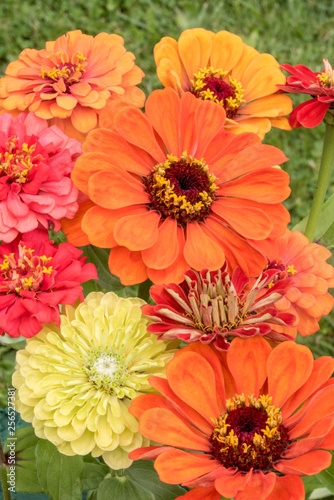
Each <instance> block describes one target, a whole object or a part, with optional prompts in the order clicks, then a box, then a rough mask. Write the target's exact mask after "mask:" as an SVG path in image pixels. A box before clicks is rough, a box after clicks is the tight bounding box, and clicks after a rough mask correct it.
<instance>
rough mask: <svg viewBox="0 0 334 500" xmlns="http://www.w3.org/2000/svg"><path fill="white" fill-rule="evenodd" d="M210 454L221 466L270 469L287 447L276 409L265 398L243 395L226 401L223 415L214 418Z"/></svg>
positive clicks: (284, 432)
mask: <svg viewBox="0 0 334 500" xmlns="http://www.w3.org/2000/svg"><path fill="white" fill-rule="evenodd" d="M214 424H215V427H214V430H213V433H212V435H211V445H212V450H211V452H212V454H213V455H214V456H215V458H216V459H217V460H219V461H220V462H221V463H222V464H223V465H224V467H237V468H238V469H239V470H241V471H249V470H250V469H252V468H253V469H254V470H270V469H271V468H272V466H273V464H274V463H275V461H276V460H278V459H279V458H280V456H281V454H282V453H283V451H284V450H285V449H286V448H287V446H288V444H289V437H288V431H287V429H286V427H284V425H282V415H281V412H280V410H279V408H275V406H273V405H272V398H271V397H269V396H268V395H263V396H260V397H259V398H255V397H254V396H248V405H247V406H246V398H245V396H244V395H243V394H241V395H236V396H235V397H234V398H232V400H230V399H228V400H227V401H226V413H223V414H222V415H220V416H219V417H218V418H217V419H214Z"/></svg>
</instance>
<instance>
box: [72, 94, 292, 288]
mask: <svg viewBox="0 0 334 500" xmlns="http://www.w3.org/2000/svg"><path fill="white" fill-rule="evenodd" d="M224 119H225V111H224V109H223V108H222V107H220V106H216V105H215V104H214V103H212V102H210V101H202V100H199V99H196V98H195V97H194V96H193V95H192V94H190V93H187V94H185V95H184V96H182V98H181V99H180V98H179V97H178V96H177V94H176V92H175V91H174V90H172V89H164V90H157V91H155V92H153V93H152V94H151V95H150V97H149V98H148V99H147V103H146V113H145V114H143V113H142V112H141V111H140V110H139V109H138V108H136V107H134V106H123V107H120V110H119V111H118V113H116V114H115V116H114V118H113V121H112V123H113V129H112V130H110V129H109V130H108V129H102V128H100V129H97V130H93V131H92V132H90V134H89V135H88V137H87V140H86V142H85V144H84V146H83V151H84V154H83V155H82V156H80V158H78V160H77V162H76V164H75V167H74V170H73V172H72V179H73V181H74V183H75V184H76V185H77V187H78V188H79V189H80V190H81V191H82V192H83V193H84V194H86V195H87V196H88V197H89V198H90V200H91V201H92V202H94V204H95V206H93V207H91V208H89V209H88V210H87V211H86V213H85V214H84V215H83V218H82V221H81V226H82V229H83V231H84V232H85V233H86V234H87V235H88V238H89V241H90V243H91V244H93V245H96V246H99V247H104V248H111V252H110V259H109V267H110V271H111V272H112V273H113V274H115V275H117V276H119V277H120V279H121V281H122V283H123V284H125V285H130V284H134V283H140V282H142V281H144V280H146V279H147V278H149V279H151V280H152V281H153V282H155V283H168V282H175V283H180V282H181V281H183V272H184V271H186V270H187V269H189V268H193V269H196V270H201V269H203V268H208V269H209V270H211V271H213V270H216V269H219V268H220V267H222V265H223V264H224V261H225V254H226V256H227V257H228V258H229V262H230V263H231V265H232V266H234V267H235V265H239V266H240V267H241V269H242V270H244V271H245V272H247V273H250V274H249V275H250V276H254V272H255V273H259V267H261V266H262V269H263V267H264V265H265V263H266V259H265V258H264V257H263V255H262V254H261V253H260V252H258V251H256V250H254V249H253V248H252V247H251V246H250V245H249V243H248V242H247V239H248V238H252V239H255V240H261V239H264V238H267V237H268V236H269V235H271V236H273V235H280V234H282V232H284V230H285V227H286V224H287V222H288V221H289V214H288V212H287V210H286V209H285V208H284V207H283V206H282V205H281V204H280V202H281V201H282V200H284V199H285V198H286V197H287V196H288V195H289V192H290V189H289V187H288V182H289V176H288V174H287V173H285V172H283V171H282V170H281V169H280V168H277V167H276V166H275V165H277V164H278V163H281V162H284V161H285V160H286V158H285V156H284V154H283V153H282V152H281V151H280V150H279V149H277V148H275V147H273V146H267V145H263V144H259V138H258V137H257V136H256V135H255V134H249V133H245V134H243V135H238V136H236V135H234V134H230V133H227V132H225V131H224ZM88 206H89V205H88ZM74 224H76V221H74ZM68 226H70V225H68ZM67 231H68V232H71V231H70V230H68V228H67ZM70 241H72V242H73V239H70Z"/></svg>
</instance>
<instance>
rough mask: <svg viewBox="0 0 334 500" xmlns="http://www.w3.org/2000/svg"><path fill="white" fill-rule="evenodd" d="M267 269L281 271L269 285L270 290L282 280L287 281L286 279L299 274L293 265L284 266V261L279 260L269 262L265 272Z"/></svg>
mask: <svg viewBox="0 0 334 500" xmlns="http://www.w3.org/2000/svg"><path fill="white" fill-rule="evenodd" d="M267 269H277V271H279V272H278V273H277V274H275V276H274V277H273V280H272V281H271V282H270V283H269V284H268V288H271V287H272V286H274V285H275V283H277V282H278V281H280V280H283V279H286V278H291V277H292V276H294V275H295V274H297V273H298V271H297V269H296V268H295V266H294V265H293V264H284V262H283V261H282V259H279V260H271V261H270V260H268V265H267V267H266V269H265V270H267Z"/></svg>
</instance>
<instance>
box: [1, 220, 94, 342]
mask: <svg viewBox="0 0 334 500" xmlns="http://www.w3.org/2000/svg"><path fill="white" fill-rule="evenodd" d="M81 254H82V251H81V250H78V249H77V248H75V247H74V246H72V245H70V244H69V243H61V244H60V245H59V246H56V245H53V241H49V240H48V233H47V232H46V231H41V230H39V229H37V230H35V231H32V232H31V233H27V234H24V235H23V236H22V238H21V239H20V238H19V237H18V238H17V239H16V240H15V241H13V242H12V243H11V244H3V245H1V246H0V269H1V274H0V334H2V335H3V334H4V333H7V334H8V335H10V336H11V337H19V336H20V335H23V336H24V337H33V336H34V335H36V334H37V333H38V332H39V331H40V330H41V329H42V328H43V324H44V323H52V322H55V323H56V325H57V326H59V306H58V304H69V305H70V304H74V302H75V301H76V300H77V299H78V298H80V299H81V300H83V293H82V287H81V286H80V284H81V283H84V282H85V281H87V280H89V279H97V273H96V269H95V266H94V265H93V264H86V263H85V262H86V257H80V255H81Z"/></svg>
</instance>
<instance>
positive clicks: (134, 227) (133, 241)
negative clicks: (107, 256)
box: [114, 210, 160, 251]
mask: <svg viewBox="0 0 334 500" xmlns="http://www.w3.org/2000/svg"><path fill="white" fill-rule="evenodd" d="M159 222H160V215H159V214H158V212H156V211H155V210H148V211H147V212H146V213H136V214H134V215H128V216H126V217H122V219H120V220H118V222H116V224H115V227H114V238H115V240H116V241H117V243H118V244H119V245H120V246H124V247H126V248H128V249H129V250H132V251H137V250H144V249H145V248H150V247H151V246H152V245H154V244H155V242H156V241H157V239H158V234H159V233H158V226H159Z"/></svg>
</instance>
